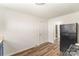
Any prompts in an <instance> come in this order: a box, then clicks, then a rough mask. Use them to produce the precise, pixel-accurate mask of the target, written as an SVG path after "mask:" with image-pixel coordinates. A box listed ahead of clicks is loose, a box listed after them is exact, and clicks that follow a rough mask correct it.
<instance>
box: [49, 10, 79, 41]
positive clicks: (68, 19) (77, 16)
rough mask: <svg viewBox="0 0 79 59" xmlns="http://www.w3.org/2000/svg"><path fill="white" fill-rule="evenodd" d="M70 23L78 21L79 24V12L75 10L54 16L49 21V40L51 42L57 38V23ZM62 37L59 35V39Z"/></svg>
mask: <svg viewBox="0 0 79 59" xmlns="http://www.w3.org/2000/svg"><path fill="white" fill-rule="evenodd" d="M68 23H69V24H70V23H78V24H79V12H75V13H72V14H68V15H64V16H59V17H56V18H52V19H50V20H49V21H48V40H49V41H50V42H54V40H55V39H56V38H55V25H56V24H57V25H59V24H68ZM59 38H60V37H58V39H59ZM78 42H79V32H78Z"/></svg>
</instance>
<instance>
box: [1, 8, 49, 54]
mask: <svg viewBox="0 0 79 59" xmlns="http://www.w3.org/2000/svg"><path fill="white" fill-rule="evenodd" d="M1 12H2V13H1V14H0V18H1V20H0V21H1V22H0V24H1V25H0V30H1V32H3V33H4V38H3V39H4V55H10V54H13V53H15V52H18V51H21V50H25V49H28V48H31V47H34V46H37V45H39V44H41V43H43V42H47V41H48V37H47V36H48V32H47V29H48V27H47V21H44V20H43V19H40V18H38V17H35V16H31V15H27V14H23V13H20V12H17V11H13V10H8V9H5V10H4V9H3V11H1ZM2 14H3V15H2ZM1 15H2V16H1ZM3 20H4V21H3ZM2 22H3V23H2ZM41 28H42V29H41Z"/></svg>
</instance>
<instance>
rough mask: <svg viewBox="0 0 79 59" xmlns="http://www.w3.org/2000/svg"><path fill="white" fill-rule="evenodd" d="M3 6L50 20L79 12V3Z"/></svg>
mask: <svg viewBox="0 0 79 59" xmlns="http://www.w3.org/2000/svg"><path fill="white" fill-rule="evenodd" d="M2 6H4V7H6V8H9V9H13V10H16V11H20V12H23V13H26V14H30V15H34V16H37V17H40V18H43V19H50V18H54V17H58V16H61V15H65V14H69V13H73V12H77V11H79V4H78V3H46V4H44V5H36V4H34V3H32V4H3V5H2Z"/></svg>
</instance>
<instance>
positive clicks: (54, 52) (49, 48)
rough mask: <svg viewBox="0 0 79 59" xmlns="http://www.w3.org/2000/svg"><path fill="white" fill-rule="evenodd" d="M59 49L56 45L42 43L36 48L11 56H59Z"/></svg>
mask: <svg viewBox="0 0 79 59" xmlns="http://www.w3.org/2000/svg"><path fill="white" fill-rule="evenodd" d="M59 55H60V53H59V49H58V46H57V45H56V44H52V43H49V42H46V43H43V44H41V45H39V46H37V47H33V48H30V49H28V50H24V51H22V52H19V53H16V54H14V55H12V56H59Z"/></svg>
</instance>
